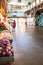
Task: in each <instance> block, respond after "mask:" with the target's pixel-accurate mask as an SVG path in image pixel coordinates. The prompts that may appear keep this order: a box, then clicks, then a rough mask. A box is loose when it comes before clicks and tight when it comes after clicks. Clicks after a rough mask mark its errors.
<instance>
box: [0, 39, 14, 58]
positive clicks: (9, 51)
mask: <svg viewBox="0 0 43 65" xmlns="http://www.w3.org/2000/svg"><path fill="white" fill-rule="evenodd" d="M12 55H13V47H12V44H11V43H10V41H9V40H8V39H6V38H3V39H1V40H0V57H2V56H4V57H5V56H12Z"/></svg>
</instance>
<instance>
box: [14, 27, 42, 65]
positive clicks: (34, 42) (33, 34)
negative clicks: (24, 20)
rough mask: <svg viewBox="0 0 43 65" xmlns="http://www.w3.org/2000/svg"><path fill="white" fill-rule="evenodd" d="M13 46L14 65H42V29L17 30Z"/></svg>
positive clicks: (23, 28)
mask: <svg viewBox="0 0 43 65" xmlns="http://www.w3.org/2000/svg"><path fill="white" fill-rule="evenodd" d="M13 46H14V56H15V65H43V28H38V27H36V28H34V27H33V26H32V27H31V26H30V27H27V28H26V27H25V26H24V27H23V26H22V27H21V28H18V29H17V30H16V32H14V40H13Z"/></svg>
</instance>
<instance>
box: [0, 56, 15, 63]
mask: <svg viewBox="0 0 43 65" xmlns="http://www.w3.org/2000/svg"><path fill="white" fill-rule="evenodd" d="M7 62H14V56H10V57H0V64H5V63H7Z"/></svg>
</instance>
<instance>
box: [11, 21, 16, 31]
mask: <svg viewBox="0 0 43 65" xmlns="http://www.w3.org/2000/svg"><path fill="white" fill-rule="evenodd" d="M11 26H12V27H13V31H15V27H16V22H15V20H14V22H13V23H12V24H11Z"/></svg>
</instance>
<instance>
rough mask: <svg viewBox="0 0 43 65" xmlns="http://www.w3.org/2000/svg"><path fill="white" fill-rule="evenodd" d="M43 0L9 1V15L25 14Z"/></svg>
mask: <svg viewBox="0 0 43 65" xmlns="http://www.w3.org/2000/svg"><path fill="white" fill-rule="evenodd" d="M39 1H40V2H41V1H43V0H21V2H19V1H18V0H7V13H14V12H25V11H27V10H30V9H32V8H33V7H35V6H36V5H38V4H39Z"/></svg>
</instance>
